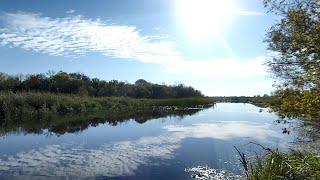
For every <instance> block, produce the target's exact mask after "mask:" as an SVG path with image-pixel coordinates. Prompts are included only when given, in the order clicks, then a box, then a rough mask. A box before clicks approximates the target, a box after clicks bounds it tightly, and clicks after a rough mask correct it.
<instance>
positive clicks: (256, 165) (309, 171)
mask: <svg viewBox="0 0 320 180" xmlns="http://www.w3.org/2000/svg"><path fill="white" fill-rule="evenodd" d="M242 164H243V166H244V169H245V172H246V174H247V178H248V179H249V180H302V179H304V180H309V179H310V180H318V179H320V159H319V157H318V156H316V155H314V154H310V153H307V152H303V153H302V152H298V151H291V152H288V153H281V152H280V151H279V150H274V151H270V154H268V155H266V156H264V157H259V156H257V157H256V158H255V162H251V164H249V163H248V164H244V163H242Z"/></svg>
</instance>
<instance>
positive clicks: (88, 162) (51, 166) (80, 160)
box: [0, 122, 279, 177]
mask: <svg viewBox="0 0 320 180" xmlns="http://www.w3.org/2000/svg"><path fill="white" fill-rule="evenodd" d="M164 128H165V129H166V130H167V133H165V134H162V135H160V136H150V137H142V138H140V139H138V140H135V141H121V142H116V143H107V144H102V145H101V146H100V147H98V148H97V149H88V148H87V147H85V145H81V144H80V145H79V144H63V143H62V144H58V145H48V146H45V147H43V148H39V149H33V150H30V151H27V152H20V153H17V154H16V155H15V156H9V157H7V158H5V159H0V164H1V166H0V174H5V175H8V176H17V175H29V176H67V177H79V176H81V177H97V176H109V177H115V176H128V175H134V173H135V171H137V170H138V167H139V166H140V165H149V164H150V163H151V164H152V162H151V160H150V158H160V159H171V158H174V151H175V150H177V149H178V148H180V146H181V142H182V140H183V139H185V138H213V139H220V140H231V139H233V138H246V137H252V138H253V139H256V140H259V141H261V142H265V141H267V139H268V138H270V137H279V134H278V133H277V132H276V131H274V130H272V129H271V125H270V124H252V123H248V122H216V123H202V124H194V125H190V126H173V125H170V126H165V127H164Z"/></svg>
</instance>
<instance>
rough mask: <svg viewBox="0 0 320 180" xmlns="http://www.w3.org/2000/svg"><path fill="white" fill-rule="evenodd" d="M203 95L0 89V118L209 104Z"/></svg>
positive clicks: (166, 108) (170, 108)
mask: <svg viewBox="0 0 320 180" xmlns="http://www.w3.org/2000/svg"><path fill="white" fill-rule="evenodd" d="M213 103H214V99H212V98H204V97H194V98H176V99H137V98H127V97H89V96H79V95H66V94H53V93H41V92H19V93H12V92H0V118H1V119H7V120H8V119H10V118H16V117H22V118H26V117H28V118H30V117H34V116H38V115H48V114H50V115H64V114H70V113H78V114H79V113H93V112H101V111H104V112H106V113H112V112H128V111H134V110H141V109H153V110H155V109H158V110H178V109H184V108H195V107H203V106H206V105H212V104H213Z"/></svg>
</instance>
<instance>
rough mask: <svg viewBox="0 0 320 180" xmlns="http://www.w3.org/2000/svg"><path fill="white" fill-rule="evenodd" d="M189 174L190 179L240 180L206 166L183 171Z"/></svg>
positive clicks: (232, 175) (230, 174) (237, 176)
mask: <svg viewBox="0 0 320 180" xmlns="http://www.w3.org/2000/svg"><path fill="white" fill-rule="evenodd" d="M185 171H186V172H189V173H191V177H192V178H194V179H200V180H242V179H245V178H244V177H242V176H240V175H235V174H232V173H229V172H227V171H224V170H221V169H214V168H210V167H208V166H197V167H192V168H187V169H185Z"/></svg>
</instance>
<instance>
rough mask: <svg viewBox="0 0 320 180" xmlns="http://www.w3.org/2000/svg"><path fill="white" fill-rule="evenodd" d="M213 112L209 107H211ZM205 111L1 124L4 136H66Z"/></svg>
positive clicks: (145, 112)
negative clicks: (130, 122) (132, 121)
mask: <svg viewBox="0 0 320 180" xmlns="http://www.w3.org/2000/svg"><path fill="white" fill-rule="evenodd" d="M207 108H209V107H207ZM201 110H203V109H195V108H193V109H187V110H174V111H159V110H137V111H134V112H133V111H130V112H120V113H113V114H103V113H97V114H91V115H85V114H80V115H74V114H73V115H66V116H52V117H42V118H40V117H38V118H34V119H27V120H23V119H22V120H21V119H20V118H12V119H10V120H4V119H2V120H0V124H1V126H0V136H6V135H10V134H44V133H45V134H47V135H52V133H53V134H56V135H63V134H65V133H77V132H81V131H83V130H86V129H88V128H89V127H95V126H98V125H99V124H105V123H107V124H109V125H111V126H116V125H118V124H121V123H123V122H126V121H129V120H134V121H135V122H137V123H139V124H143V123H145V122H146V121H148V120H151V119H157V118H164V117H172V118H175V119H182V118H184V117H185V116H191V115H194V114H196V113H197V112H199V111H201Z"/></svg>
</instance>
